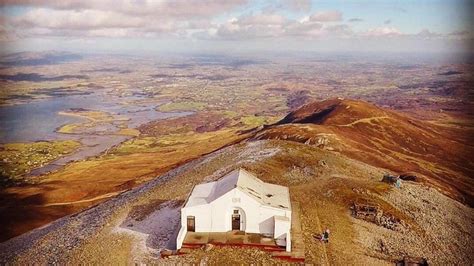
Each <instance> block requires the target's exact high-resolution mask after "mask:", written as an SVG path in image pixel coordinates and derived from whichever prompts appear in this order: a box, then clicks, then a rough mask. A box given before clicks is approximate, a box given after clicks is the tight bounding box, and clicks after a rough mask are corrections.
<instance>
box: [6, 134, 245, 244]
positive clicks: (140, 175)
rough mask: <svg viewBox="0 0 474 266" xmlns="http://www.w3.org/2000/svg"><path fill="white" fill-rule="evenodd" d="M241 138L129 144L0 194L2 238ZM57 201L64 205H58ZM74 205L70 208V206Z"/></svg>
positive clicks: (198, 136)
mask: <svg viewBox="0 0 474 266" xmlns="http://www.w3.org/2000/svg"><path fill="white" fill-rule="evenodd" d="M242 137H243V136H239V135H237V134H235V132H233V131H231V130H222V131H216V132H211V133H203V134H190V135H188V136H186V138H184V139H183V138H182V137H180V138H179V139H181V141H180V140H176V139H174V140H173V139H172V137H168V138H164V139H160V142H161V143H163V142H166V141H167V139H168V141H167V142H166V143H165V145H157V146H156V147H154V148H151V149H150V148H149V147H145V146H143V145H140V144H142V143H141V142H140V141H136V142H138V145H135V144H133V143H135V141H130V142H129V143H126V144H125V145H123V146H121V147H119V148H118V149H117V150H115V151H111V152H110V153H109V154H107V155H104V156H101V157H98V158H95V159H89V160H87V161H81V162H75V163H71V164H69V165H67V166H66V167H65V168H64V169H61V170H59V171H58V172H55V173H52V174H49V175H47V176H45V177H44V178H43V179H42V180H41V182H40V183H39V184H35V185H34V186H33V185H32V186H22V187H11V188H7V189H5V190H3V191H0V195H1V196H2V198H3V200H2V201H1V203H2V207H1V208H0V216H1V217H3V218H2V219H1V226H0V227H1V231H2V232H1V236H2V239H8V238H9V237H12V236H15V235H18V234H21V233H24V232H26V231H28V230H31V229H33V228H36V227H38V226H41V225H44V224H46V223H48V222H51V221H53V220H55V219H57V218H60V217H62V216H65V215H67V214H71V213H74V212H77V211H80V210H82V209H84V208H86V207H88V206H91V205H93V204H96V203H98V202H100V201H103V200H104V199H99V200H92V201H88V202H79V203H74V202H76V201H81V200H86V199H91V198H95V197H98V196H101V195H104V194H108V193H112V192H120V191H123V190H126V189H129V188H131V187H134V186H136V185H137V184H139V183H142V182H144V181H147V180H149V179H150V178H153V177H155V176H157V175H160V174H162V173H164V172H166V171H168V170H170V169H171V168H173V167H176V166H177V165H179V164H182V163H183V162H185V161H188V160H191V159H193V158H197V157H199V156H201V155H203V154H206V153H209V152H212V151H214V150H216V149H218V148H220V147H222V146H225V145H227V144H228V143H230V142H232V141H235V140H237V139H239V138H242ZM58 203H61V205H59V204H58ZM68 203H71V204H68Z"/></svg>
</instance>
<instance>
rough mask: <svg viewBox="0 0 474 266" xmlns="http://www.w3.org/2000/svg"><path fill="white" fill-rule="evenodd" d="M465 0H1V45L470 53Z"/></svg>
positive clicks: (15, 48)
mask: <svg viewBox="0 0 474 266" xmlns="http://www.w3.org/2000/svg"><path fill="white" fill-rule="evenodd" d="M472 3H473V2H471V1H469V0H467V1H461V0H450V1H448V0H444V1H443V0H430V1H428V0H418V1H411V0H406V1H397V0H391V1H385V0H378V1H365V0H359V1H356V0H345V1H343V0H332V1H319V0H273V1H263V0H155V1H151V0H61V1H58V0H0V45H1V52H2V53H9V52H19V51H42V50H64V51H80V52H110V53H145V54H146V53H169V52H177V53H179V52H189V53H193V52H218V53H239V52H241V53H245V52H285V51H290V52H291V51H298V52H301V51H313V52H372V51H375V52H433V53H443V52H471V50H472V48H473V47H472V43H473V42H472V40H473V39H474V37H473V36H474V34H473V33H472V31H471V27H470V26H471V24H472V22H473V21H472V15H473V4H472Z"/></svg>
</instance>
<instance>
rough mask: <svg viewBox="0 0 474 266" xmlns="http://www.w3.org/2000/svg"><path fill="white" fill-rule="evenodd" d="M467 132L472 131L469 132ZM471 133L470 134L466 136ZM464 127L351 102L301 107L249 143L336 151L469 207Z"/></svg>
mask: <svg viewBox="0 0 474 266" xmlns="http://www.w3.org/2000/svg"><path fill="white" fill-rule="evenodd" d="M471 133H472V132H471ZM471 135H472V134H471ZM468 136H469V133H466V129H458V128H454V127H446V126H440V125H436V124H433V123H429V122H425V121H421V120H418V119H414V118H411V117H409V116H407V115H404V114H401V113H397V112H394V111H391V110H387V109H382V108H379V107H377V106H375V105H372V104H369V103H366V102H363V101H355V100H345V99H340V98H337V99H330V100H325V101H322V102H313V103H310V104H307V105H305V106H303V107H301V108H299V109H298V110H295V111H293V112H291V113H290V114H288V115H287V116H286V117H285V118H284V119H282V120H281V121H280V122H278V123H276V124H275V125H272V126H269V127H267V128H265V129H264V130H262V131H260V132H258V133H257V134H256V136H255V137H254V138H255V139H284V140H290V141H297V142H302V143H307V144H315V145H318V146H321V147H322V148H324V146H329V145H328V143H330V144H331V145H330V146H331V150H334V151H336V152H340V153H342V154H344V155H346V156H348V157H349V158H353V159H356V160H359V161H362V162H365V163H368V164H370V165H373V166H377V167H382V168H386V169H389V170H391V171H394V172H395V173H405V172H413V173H415V174H416V175H417V176H418V177H419V178H420V181H422V182H425V183H428V184H431V185H434V186H435V187H436V188H438V189H440V190H441V191H442V192H443V193H445V194H446V195H448V196H450V197H452V198H455V199H457V200H459V201H461V202H463V203H467V204H469V205H470V206H474V191H473V188H474V180H473V179H472V177H473V176H474V170H473V169H474V162H473V161H472V158H471V157H470V155H472V154H473V153H474V147H473V146H472V145H471V142H470V141H469V137H468Z"/></svg>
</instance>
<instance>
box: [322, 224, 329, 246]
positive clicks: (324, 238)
mask: <svg viewBox="0 0 474 266" xmlns="http://www.w3.org/2000/svg"><path fill="white" fill-rule="evenodd" d="M321 241H323V242H324V243H329V229H328V228H326V230H324V232H323V234H322V236H321Z"/></svg>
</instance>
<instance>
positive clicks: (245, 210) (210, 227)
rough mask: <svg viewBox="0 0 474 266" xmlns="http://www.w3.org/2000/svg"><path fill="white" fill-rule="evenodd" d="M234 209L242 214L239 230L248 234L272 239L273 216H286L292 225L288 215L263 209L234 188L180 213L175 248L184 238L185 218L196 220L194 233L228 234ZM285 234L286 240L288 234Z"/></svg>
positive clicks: (268, 208)
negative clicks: (210, 200)
mask: <svg viewBox="0 0 474 266" xmlns="http://www.w3.org/2000/svg"><path fill="white" fill-rule="evenodd" d="M234 209H238V210H239V212H240V214H241V219H240V220H241V226H240V228H241V229H240V230H242V231H245V232H248V233H259V234H265V235H268V236H272V237H273V236H274V235H275V234H274V233H275V220H274V216H285V217H288V218H289V219H290V221H291V211H286V210H283V209H278V208H272V207H269V206H266V205H262V204H261V203H260V202H258V201H256V200H255V199H253V198H252V197H250V196H249V195H247V194H246V193H245V192H242V191H240V190H239V189H237V188H234V189H232V190H231V191H229V192H227V193H226V194H224V195H222V196H221V197H219V198H218V199H216V200H214V201H212V202H211V203H209V204H206V205H198V206H193V207H186V208H182V209H181V227H182V228H183V227H184V229H180V233H179V234H178V238H177V248H178V249H179V248H181V245H182V243H183V240H184V237H185V235H186V227H187V224H186V223H187V216H194V217H195V226H196V232H227V231H231V230H232V213H233V210H234ZM290 227H291V223H290ZM285 233H286V234H287V237H289V230H287V231H285ZM287 246H288V244H287ZM287 249H288V247H287Z"/></svg>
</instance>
